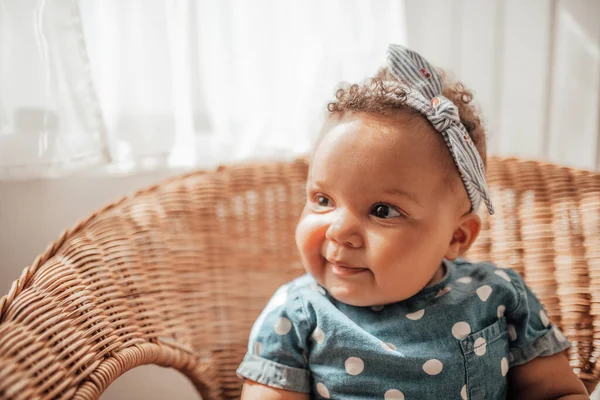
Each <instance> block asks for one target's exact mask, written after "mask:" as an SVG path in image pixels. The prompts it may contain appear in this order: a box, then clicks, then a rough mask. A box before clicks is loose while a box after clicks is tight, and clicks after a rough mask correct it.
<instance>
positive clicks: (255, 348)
mask: <svg viewBox="0 0 600 400" xmlns="http://www.w3.org/2000/svg"><path fill="white" fill-rule="evenodd" d="M252 352H253V354H254V355H255V356H260V354H261V353H262V343H261V342H254V346H252Z"/></svg>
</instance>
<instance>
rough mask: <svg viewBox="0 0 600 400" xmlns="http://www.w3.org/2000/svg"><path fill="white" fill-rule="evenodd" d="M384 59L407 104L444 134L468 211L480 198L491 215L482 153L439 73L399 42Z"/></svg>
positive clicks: (390, 48)
mask: <svg viewBox="0 0 600 400" xmlns="http://www.w3.org/2000/svg"><path fill="white" fill-rule="evenodd" d="M387 59H388V66H389V68H390V71H391V72H392V74H393V75H394V77H395V78H396V79H398V81H399V82H400V83H401V84H402V85H404V86H406V88H405V89H406V91H407V92H408V95H407V96H406V105H408V106H409V107H411V108H413V109H415V110H417V111H419V112H420V113H421V114H423V115H424V116H425V117H426V118H427V119H428V120H429V122H431V124H432V125H433V127H434V128H435V129H436V130H437V131H438V132H440V133H441V134H442V136H443V137H444V140H445V141H446V145H447V146H448V149H449V150H450V154H451V155H452V158H453V159H454V163H455V164H456V167H457V168H458V171H459V173H460V176H461V178H462V181H463V183H464V185H465V189H466V190H467V194H468V195H469V199H470V200H471V211H477V209H478V208H479V205H480V204H481V202H482V201H483V203H485V205H486V207H487V210H488V212H489V213H490V214H493V213H494V207H493V206H492V201H491V199H490V195H489V192H488V187H487V183H486V181H485V169H484V167H483V162H482V160H481V156H480V155H479V152H478V151H477V148H476V147H475V145H474V144H473V141H472V140H471V137H470V136H469V134H468V133H467V130H466V129H465V127H464V125H463V124H461V122H460V118H459V115H458V108H457V107H456V105H454V103H452V101H450V100H449V99H447V98H446V97H444V96H442V78H441V76H440V74H439V73H438V72H437V71H436V70H435V68H434V67H433V66H432V65H431V64H429V63H428V62H427V60H425V59H424V58H423V57H421V56H420V55H419V54H418V53H416V52H414V51H412V50H409V49H407V48H406V47H403V46H400V45H396V44H392V45H390V46H389V48H388V56H387Z"/></svg>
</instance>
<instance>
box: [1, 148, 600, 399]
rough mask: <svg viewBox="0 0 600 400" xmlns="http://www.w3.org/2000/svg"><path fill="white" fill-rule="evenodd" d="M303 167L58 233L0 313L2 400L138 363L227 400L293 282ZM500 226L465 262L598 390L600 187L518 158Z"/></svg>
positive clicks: (237, 175) (503, 172) (102, 214)
mask: <svg viewBox="0 0 600 400" xmlns="http://www.w3.org/2000/svg"><path fill="white" fill-rule="evenodd" d="M306 172H307V163H306V162H305V161H303V160H299V161H296V162H290V163H265V164H261V165H242V166H230V167H226V168H221V169H219V170H217V171H215V172H198V173H193V174H190V175H187V176H183V177H181V178H177V179H174V180H170V181H168V182H166V183H164V184H161V185H157V186H154V187H151V188H148V189H146V190H143V191H141V192H139V193H137V194H136V195H134V196H132V197H127V198H124V199H122V200H121V201H118V202H117V203H115V204H111V205H109V206H107V207H105V208H104V209H102V210H100V211H98V212H96V213H94V214H93V215H92V216H90V217H89V218H88V219H86V220H85V221H83V222H81V223H80V224H78V225H77V226H76V227H74V228H73V229H71V230H69V231H67V232H66V233H64V234H63V235H62V236H61V237H60V239H58V240H57V241H56V242H55V243H53V244H52V245H51V246H50V247H49V248H48V249H47V250H46V251H45V252H44V253H43V254H42V255H41V256H39V257H38V258H37V259H36V260H35V261H34V262H33V264H32V265H31V266H30V267H28V268H26V269H25V270H24V271H23V274H22V275H21V277H20V278H19V279H18V280H17V281H16V282H15V283H14V284H13V286H12V288H11V290H10V293H9V294H8V295H7V296H5V297H3V298H2V299H1V300H0V398H2V399H34V398H44V399H46V398H48V399H50V398H60V399H67V398H74V399H95V398H98V397H99V396H100V394H101V393H102V392H103V391H104V390H105V389H106V388H107V387H108V386H109V385H110V384H111V382H113V381H114V380H115V379H117V378H118V377H119V376H120V375H122V374H123V373H125V372H126V371H128V370H130V369H132V368H135V367H137V366H140V365H144V364H156V365H160V366H164V367H171V368H175V369H177V370H178V371H180V372H182V373H183V374H185V375H186V376H187V377H188V378H189V379H190V380H191V381H192V383H193V384H194V385H195V387H196V388H197V390H198V392H199V393H200V394H201V395H202V397H203V398H204V399H234V398H237V397H238V396H239V394H240V386H241V381H240V380H239V379H238V378H237V377H236V375H235V369H236V367H237V365H238V363H239V362H240V360H241V359H242V356H243V354H244V352H245V349H246V341H247V338H248V332H249V329H250V327H251V325H252V323H253V321H254V319H255V318H256V316H257V315H258V314H259V312H260V311H261V309H262V307H263V305H264V304H265V302H266V301H267V299H268V298H269V297H270V295H271V294H272V292H273V291H274V290H275V289H276V288H277V286H279V285H280V284H282V283H283V282H285V281H287V280H290V279H292V278H294V277H296V276H298V275H299V274H302V273H303V270H302V267H301V265H300V263H299V261H298V254H297V251H296V248H295V242H294V227H295V223H296V221H297V218H298V216H299V213H300V211H301V209H302V205H303V201H304V181H305V176H306ZM488 175H489V182H490V187H491V191H492V196H493V198H494V200H495V203H496V208H497V214H496V215H494V216H493V217H490V218H488V217H486V216H485V215H483V217H484V230H483V233H482V235H481V237H480V238H479V239H478V241H477V244H476V246H475V247H474V248H473V249H472V250H471V252H470V254H469V257H471V258H472V259H491V260H493V261H495V262H497V263H500V264H502V265H504V266H508V267H511V268H514V269H515V270H517V271H518V272H519V273H521V274H522V275H523V276H524V277H525V279H526V281H527V282H528V283H529V285H530V286H531V288H532V289H533V290H534V291H535V292H536V293H537V295H538V296H539V297H540V299H541V300H542V301H543V303H544V304H545V306H546V308H547V310H548V314H549V315H550V317H551V319H552V320H553V321H554V322H555V323H556V324H558V325H559V326H561V327H562V329H563V330H564V331H565V333H566V334H567V336H568V337H569V338H570V340H571V341H572V342H573V347H572V348H571V350H570V352H569V357H570V360H571V365H572V367H573V369H574V370H575V372H576V373H577V374H579V376H580V377H581V379H582V380H583V381H584V382H585V384H586V385H587V387H588V388H589V390H590V391H591V389H592V388H594V387H595V385H596V383H597V381H598V379H599V378H600V362H597V359H598V356H599V355H600V174H598V173H592V172H586V171H579V170H573V169H568V168H561V167H559V166H555V165H550V164H542V163H537V162H531V161H521V160H517V159H499V158H492V159H490V161H489V167H488Z"/></svg>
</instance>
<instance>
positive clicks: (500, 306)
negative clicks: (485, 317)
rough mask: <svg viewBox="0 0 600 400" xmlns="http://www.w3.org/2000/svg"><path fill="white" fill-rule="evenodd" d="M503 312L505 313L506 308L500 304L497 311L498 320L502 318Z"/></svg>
mask: <svg viewBox="0 0 600 400" xmlns="http://www.w3.org/2000/svg"><path fill="white" fill-rule="evenodd" d="M504 311H506V306H505V305H504V304H500V305H499V306H498V311H497V315H498V318H502V317H504Z"/></svg>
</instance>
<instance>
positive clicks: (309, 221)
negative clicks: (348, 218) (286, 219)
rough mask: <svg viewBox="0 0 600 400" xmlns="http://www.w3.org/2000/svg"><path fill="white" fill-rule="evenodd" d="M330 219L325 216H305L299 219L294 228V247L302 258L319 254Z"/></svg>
mask: <svg viewBox="0 0 600 400" xmlns="http://www.w3.org/2000/svg"><path fill="white" fill-rule="evenodd" d="M330 219H331V218H328V216H327V215H326V214H325V215H324V214H306V215H304V216H303V217H302V218H301V219H300V221H299V222H298V226H297V227H296V245H297V246H298V250H300V253H301V254H302V256H304V257H311V256H314V255H315V254H317V255H320V254H321V246H322V244H323V242H324V241H325V232H327V228H328V227H329V220H330Z"/></svg>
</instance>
